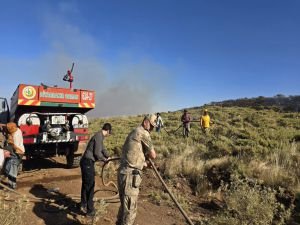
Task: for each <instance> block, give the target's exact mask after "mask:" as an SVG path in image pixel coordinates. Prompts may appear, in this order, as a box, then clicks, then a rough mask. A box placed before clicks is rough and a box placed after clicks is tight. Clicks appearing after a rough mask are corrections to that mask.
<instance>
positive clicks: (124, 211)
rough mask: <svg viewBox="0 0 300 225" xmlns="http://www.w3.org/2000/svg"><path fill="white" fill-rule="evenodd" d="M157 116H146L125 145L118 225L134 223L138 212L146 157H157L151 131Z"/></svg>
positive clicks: (122, 160) (120, 172)
mask: <svg viewBox="0 0 300 225" xmlns="http://www.w3.org/2000/svg"><path fill="white" fill-rule="evenodd" d="M155 120H156V116H155V115H153V114H152V115H149V116H146V117H145V118H144V120H143V122H142V124H141V125H140V126H138V127H137V128H135V129H134V130H132V131H131V132H130V133H129V134H128V136H127V138H126V141H125V143H124V145H123V148H122V156H121V162H120V167H119V169H118V189H119V197H120V202H121V205H120V208H119V213H118V220H117V223H116V224H117V225H133V223H134V221H135V218H136V213H137V200H138V195H139V190H140V184H141V181H142V177H141V176H142V170H143V167H144V166H147V164H146V159H147V158H150V159H155V158H156V152H155V150H154V148H153V145H152V141H151V137H150V132H151V131H152V130H153V128H154V127H155V126H156V121H155Z"/></svg>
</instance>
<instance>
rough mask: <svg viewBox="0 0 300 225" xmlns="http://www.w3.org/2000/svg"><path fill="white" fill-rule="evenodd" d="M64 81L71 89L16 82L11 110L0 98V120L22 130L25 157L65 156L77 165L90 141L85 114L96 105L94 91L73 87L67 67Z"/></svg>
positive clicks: (69, 163) (3, 99)
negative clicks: (68, 83) (11, 122)
mask: <svg viewBox="0 0 300 225" xmlns="http://www.w3.org/2000/svg"><path fill="white" fill-rule="evenodd" d="M73 65H74V64H73ZM72 68H73V66H72ZM64 80H65V81H68V82H70V88H61V87H56V86H53V87H52V86H51V87H50V86H47V85H44V84H41V85H31V84H19V85H18V87H17V89H16V91H15V92H14V94H13V96H12V98H11V105H10V109H9V107H8V102H7V100H6V99H5V98H0V123H7V122H9V121H13V122H15V123H16V124H17V125H18V127H19V128H20V129H21V131H22V133H23V141H24V146H25V156H26V159H29V158H36V157H38V158H41V157H42V158H47V157H53V156H57V155H64V156H66V162H67V166H68V167H70V168H71V167H77V166H79V162H80V158H81V155H82V153H83V152H84V150H85V147H86V144H87V141H88V140H89V134H88V126H89V123H88V118H87V116H86V115H85V113H86V112H88V111H90V110H92V109H93V108H95V92H94V91H91V90H82V89H73V88H72V82H73V76H72V74H71V71H70V70H68V73H67V75H65V77H64Z"/></svg>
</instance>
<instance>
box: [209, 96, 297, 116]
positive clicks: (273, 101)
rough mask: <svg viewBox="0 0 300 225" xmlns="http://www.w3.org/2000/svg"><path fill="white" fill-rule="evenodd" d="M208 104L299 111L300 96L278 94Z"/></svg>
mask: <svg viewBox="0 0 300 225" xmlns="http://www.w3.org/2000/svg"><path fill="white" fill-rule="evenodd" d="M208 105H218V106H223V107H234V106H238V107H251V108H254V109H258V110H260V109H273V110H276V111H284V112H300V96H299V95H295V96H284V95H281V94H278V95H276V96H274V97H263V96H259V97H257V98H241V99H235V100H226V101H221V102H211V103H210V104H208Z"/></svg>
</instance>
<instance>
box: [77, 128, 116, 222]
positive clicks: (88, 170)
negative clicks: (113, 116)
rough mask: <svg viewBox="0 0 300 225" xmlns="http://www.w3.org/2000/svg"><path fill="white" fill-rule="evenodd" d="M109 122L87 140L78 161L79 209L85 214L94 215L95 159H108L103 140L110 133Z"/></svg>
mask: <svg viewBox="0 0 300 225" xmlns="http://www.w3.org/2000/svg"><path fill="white" fill-rule="evenodd" d="M111 131H112V127H111V124H110V123H105V124H104V125H103V127H102V130H100V131H98V132H97V133H96V134H95V135H94V136H93V137H92V138H91V139H90V141H89V143H88V145H87V147H86V150H85V152H84V154H83V156H82V158H81V161H80V168H81V175H82V186H81V210H82V211H83V212H84V213H86V215H87V216H90V217H93V216H95V209H94V202H93V198H94V188H95V167H94V164H95V161H99V160H101V161H106V160H108V159H109V155H108V152H107V151H106V149H105V147H104V144H103V140H104V138H106V137H108V136H109V135H110V134H111Z"/></svg>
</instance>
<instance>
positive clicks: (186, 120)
mask: <svg viewBox="0 0 300 225" xmlns="http://www.w3.org/2000/svg"><path fill="white" fill-rule="evenodd" d="M181 122H182V129H183V131H182V135H183V137H188V136H189V132H190V129H191V127H190V122H191V116H190V114H189V113H188V111H187V110H186V109H185V110H183V115H182V116H181Z"/></svg>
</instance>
